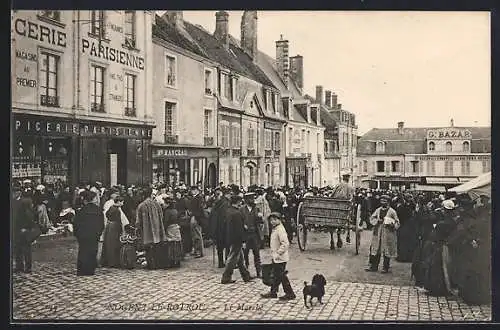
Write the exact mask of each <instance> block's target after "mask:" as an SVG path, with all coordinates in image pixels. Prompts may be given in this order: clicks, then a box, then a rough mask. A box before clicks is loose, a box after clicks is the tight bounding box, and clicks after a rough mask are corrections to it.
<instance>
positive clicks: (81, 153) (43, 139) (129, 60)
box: [11, 10, 154, 185]
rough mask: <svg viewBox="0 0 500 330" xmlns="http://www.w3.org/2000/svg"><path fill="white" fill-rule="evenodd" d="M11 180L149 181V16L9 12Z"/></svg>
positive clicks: (144, 13) (134, 14) (150, 116)
mask: <svg viewBox="0 0 500 330" xmlns="http://www.w3.org/2000/svg"><path fill="white" fill-rule="evenodd" d="M11 18H12V31H11V37H12V47H11V49H12V57H11V58H12V87H13V88H12V116H13V118H12V120H11V123H12V135H13V136H12V141H13V142H12V145H11V150H12V167H13V168H12V171H13V172H12V176H13V179H21V178H30V179H32V180H34V181H36V182H43V183H56V182H62V183H66V184H71V185H76V184H77V183H78V182H82V181H83V182H91V181H101V182H103V183H105V184H107V185H115V184H118V183H120V184H143V183H147V182H149V181H150V177H151V170H150V168H151V166H150V162H151V157H150V154H149V153H150V148H149V145H150V141H151V137H152V128H153V126H154V122H153V119H152V115H151V107H152V104H151V101H152V94H151V84H152V76H151V74H152V71H151V70H152V67H151V65H150V64H149V61H151V57H150V56H151V51H152V43H151V34H150V33H149V32H150V31H151V19H152V13H151V12H149V11H18V10H16V11H12V12H11Z"/></svg>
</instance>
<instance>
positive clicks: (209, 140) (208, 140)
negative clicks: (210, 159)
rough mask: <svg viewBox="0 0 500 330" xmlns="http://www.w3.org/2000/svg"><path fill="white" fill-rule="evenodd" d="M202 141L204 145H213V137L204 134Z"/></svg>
mask: <svg viewBox="0 0 500 330" xmlns="http://www.w3.org/2000/svg"><path fill="white" fill-rule="evenodd" d="M203 143H204V145H205V146H213V145H214V138H213V137H209V136H205V137H204V139H203Z"/></svg>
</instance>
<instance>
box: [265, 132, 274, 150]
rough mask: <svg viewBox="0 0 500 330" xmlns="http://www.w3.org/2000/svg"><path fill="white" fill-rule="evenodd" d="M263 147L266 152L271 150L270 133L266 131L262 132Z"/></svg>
mask: <svg viewBox="0 0 500 330" xmlns="http://www.w3.org/2000/svg"><path fill="white" fill-rule="evenodd" d="M264 147H265V149H266V150H271V149H272V148H273V142H272V132H271V131H270V130H268V129H266V130H264Z"/></svg>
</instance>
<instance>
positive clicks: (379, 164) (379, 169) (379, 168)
mask: <svg viewBox="0 0 500 330" xmlns="http://www.w3.org/2000/svg"><path fill="white" fill-rule="evenodd" d="M377 172H385V162H384V161H383V160H377Z"/></svg>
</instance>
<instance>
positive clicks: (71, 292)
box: [13, 232, 491, 321]
mask: <svg viewBox="0 0 500 330" xmlns="http://www.w3.org/2000/svg"><path fill="white" fill-rule="evenodd" d="M368 237H369V233H367V232H364V233H363V235H362V243H363V244H362V245H361V253H360V255H358V256H356V255H355V254H354V246H352V245H345V246H344V247H343V248H342V249H341V250H336V251H333V252H332V251H330V250H328V248H327V247H328V235H326V234H324V235H321V234H313V235H311V238H312V239H311V240H312V242H311V244H310V246H309V247H308V250H307V251H305V252H300V251H299V250H298V248H297V245H296V244H294V245H292V248H291V260H292V261H291V262H290V264H289V266H288V269H289V271H290V280H291V282H292V285H293V287H294V290H295V292H296V293H297V299H296V300H295V301H291V302H286V303H282V302H279V301H278V300H277V299H275V300H273V299H271V300H264V299H261V298H260V297H259V294H260V293H263V292H266V290H268V288H267V287H266V286H264V285H263V284H262V282H261V281H260V280H257V279H256V280H255V281H254V282H251V283H243V281H242V280H241V278H240V276H239V274H238V272H237V271H236V272H235V275H234V276H233V278H234V279H236V280H237V282H236V283H235V284H231V285H221V284H220V277H221V273H222V270H220V269H217V268H215V267H214V266H213V264H212V254H211V253H212V248H208V249H207V255H206V256H205V257H204V258H201V259H187V260H186V261H185V262H184V263H183V265H182V268H181V269H177V270H155V271H147V270H142V269H136V270H119V269H102V268H100V269H98V270H97V273H96V276H92V277H77V276H76V275H75V269H74V267H75V266H74V265H75V258H76V251H77V247H76V243H75V242H74V240H73V239H71V238H66V239H62V240H58V241H50V242H41V243H39V244H38V245H37V246H36V247H35V251H34V259H35V261H34V268H33V273H32V274H29V275H25V274H22V275H19V274H15V275H14V277H13V299H14V300H13V317H14V319H15V320H26V319H30V320H50V319H60V320H89V319H101V320H102V319H112V320H409V321H417V320H420V321H444V320H446V321H464V320H469V321H488V320H490V319H491V308H490V307H489V306H468V305H467V304H465V303H463V302H462V301H461V300H459V299H457V298H445V297H439V298H437V297H429V296H427V295H426V294H425V291H424V290H423V289H419V288H415V287H413V286H412V285H411V284H410V279H409V275H408V274H409V267H410V265H409V264H398V263H394V265H393V269H392V273H391V274H388V275H384V274H380V273H372V274H369V276H368V275H367V274H365V272H364V271H363V268H364V266H365V264H366V259H367V258H366V251H367V248H368V247H367V244H368V243H367V242H368ZM346 267H348V268H346ZM251 272H252V273H253V272H254V270H253V267H252V266H251ZM316 272H321V273H323V274H324V275H325V277H326V278H327V282H328V283H327V286H326V295H325V297H324V298H323V302H324V303H323V305H319V304H315V306H314V307H313V308H312V309H306V308H305V307H304V303H303V299H302V297H301V293H302V287H303V281H308V282H310V280H311V277H312V275H314V274H315V273H316ZM361 273H362V274H361ZM358 281H363V282H358Z"/></svg>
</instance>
